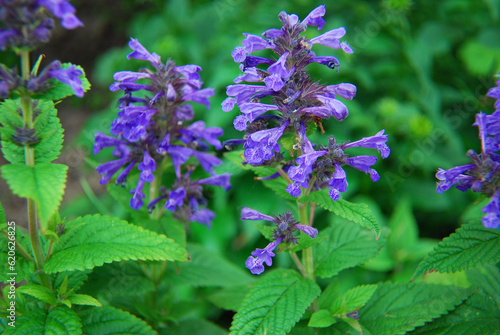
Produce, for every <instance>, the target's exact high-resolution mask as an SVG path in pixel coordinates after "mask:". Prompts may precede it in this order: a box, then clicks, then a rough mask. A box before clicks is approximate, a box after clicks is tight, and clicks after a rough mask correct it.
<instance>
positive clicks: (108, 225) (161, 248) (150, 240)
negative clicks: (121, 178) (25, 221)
mask: <svg viewBox="0 0 500 335" xmlns="http://www.w3.org/2000/svg"><path fill="white" fill-rule="evenodd" d="M130 259H132V260H138V259H140V260H168V261H174V260H177V261H186V260H187V251H186V249H184V248H183V247H181V246H180V245H179V244H177V243H176V242H174V241H173V240H172V239H169V238H167V237H166V236H165V235H159V234H157V233H154V232H152V231H148V230H145V229H143V228H142V227H139V226H136V225H133V224H130V223H128V222H126V221H123V220H119V219H116V218H110V217H107V216H101V215H87V216H84V217H80V218H77V219H75V220H72V221H70V222H68V223H67V224H66V226H65V233H64V234H63V235H62V236H61V237H60V238H59V241H57V242H56V243H54V246H53V249H52V254H51V256H50V258H49V259H48V260H47V261H46V262H45V264H44V270H45V271H46V272H47V273H54V272H60V271H72V270H84V269H92V268H94V267H95V266H102V265H103V264H104V263H111V262H113V261H121V260H130Z"/></svg>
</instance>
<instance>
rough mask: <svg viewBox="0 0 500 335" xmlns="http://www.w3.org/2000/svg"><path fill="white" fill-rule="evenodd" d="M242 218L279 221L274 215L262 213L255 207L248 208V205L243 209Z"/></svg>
mask: <svg viewBox="0 0 500 335" xmlns="http://www.w3.org/2000/svg"><path fill="white" fill-rule="evenodd" d="M241 219H242V220H254V221H258V220H266V221H271V222H274V223H277V222H278V221H277V220H276V219H275V218H273V217H272V216H269V215H266V214H262V213H261V212H259V211H256V210H255V209H251V208H248V207H243V208H242V209H241Z"/></svg>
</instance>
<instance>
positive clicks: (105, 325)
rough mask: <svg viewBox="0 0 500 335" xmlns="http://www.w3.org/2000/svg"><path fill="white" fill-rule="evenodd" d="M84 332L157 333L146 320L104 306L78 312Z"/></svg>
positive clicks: (145, 334) (140, 334) (148, 334)
mask: <svg viewBox="0 0 500 335" xmlns="http://www.w3.org/2000/svg"><path fill="white" fill-rule="evenodd" d="M78 315H79V316H80V318H81V319H82V324H83V329H82V330H83V333H84V334H129V335H133V334H134V335H135V334H136V335H155V334H157V333H156V332H155V331H154V330H153V329H152V328H151V327H150V326H149V325H148V324H147V323H146V322H144V321H142V320H141V319H139V318H137V317H136V316H134V315H132V314H130V313H127V312H125V311H122V310H120V309H117V308H114V307H111V306H104V307H96V308H89V309H85V310H83V311H80V312H78Z"/></svg>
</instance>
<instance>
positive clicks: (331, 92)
mask: <svg viewBox="0 0 500 335" xmlns="http://www.w3.org/2000/svg"><path fill="white" fill-rule="evenodd" d="M324 14H325V7H324V6H323V5H322V6H319V7H317V8H315V9H314V10H313V11H311V13H309V15H308V16H307V17H306V18H305V19H304V20H303V21H302V22H301V21H299V18H298V16H297V15H295V14H292V15H289V14H287V13H285V12H281V13H280V14H279V19H280V20H281V22H282V23H283V26H282V28H281V29H270V30H267V31H265V32H264V33H263V34H262V37H259V36H255V35H250V34H244V35H245V36H246V38H245V39H244V40H243V47H241V46H240V47H236V48H235V49H234V51H233V53H232V55H233V57H234V60H235V61H236V62H238V63H241V65H240V68H241V70H242V71H243V73H244V74H243V75H242V76H239V77H238V78H236V79H235V80H234V81H235V83H236V84H237V85H230V86H228V87H227V95H228V96H229V97H228V98H227V99H226V100H225V101H224V102H223V103H222V108H223V110H224V111H230V110H232V109H233V108H234V106H235V105H237V106H238V108H239V110H240V111H241V113H242V114H241V115H240V116H238V117H236V119H235V121H234V126H235V128H236V129H237V130H240V131H245V133H246V135H245V138H246V139H247V141H246V143H245V145H244V148H245V152H244V156H245V159H246V162H247V163H248V164H251V165H266V164H270V162H271V161H272V159H273V158H274V157H275V155H276V154H277V153H279V150H280V147H279V145H278V144H277V143H278V141H279V140H280V138H282V137H283V136H284V135H285V134H289V133H292V134H295V136H296V137H298V136H299V134H298V132H299V131H300V129H301V128H302V127H304V126H305V127H306V128H308V127H309V126H311V124H319V123H320V122H321V120H325V119H329V118H330V117H334V118H335V119H337V120H343V119H345V118H346V117H347V115H348V110H347V107H346V105H345V104H344V103H343V102H342V101H340V100H339V97H340V98H343V99H348V100H350V99H352V98H353V97H354V95H355V94H356V86H354V85H352V84H347V83H342V84H338V85H330V86H327V85H323V84H320V83H319V82H317V81H314V80H313V79H312V78H310V77H309V74H308V72H307V66H309V64H311V63H319V64H324V65H326V66H328V67H329V68H332V69H333V68H336V67H337V68H338V66H339V61H338V59H337V58H335V57H333V56H320V57H318V56H316V55H315V53H314V52H313V51H312V50H311V47H312V46H313V45H314V44H322V45H327V46H329V47H332V48H336V49H343V50H344V51H345V52H347V53H351V52H352V50H351V49H350V48H348V46H347V45H346V44H345V43H342V42H341V41H340V38H342V37H343V36H344V34H345V29H344V28H343V27H341V28H338V29H334V30H331V31H328V32H326V33H324V34H323V35H320V36H318V37H315V38H313V39H307V38H306V37H305V36H301V34H302V33H303V32H305V30H306V29H307V27H308V26H317V27H318V30H321V28H322V27H323V26H324V24H325V21H324V19H323V16H324ZM264 49H269V50H271V51H272V52H273V53H274V57H270V58H266V57H261V56H255V55H252V53H254V52H260V51H261V50H264ZM242 81H247V82H249V83H253V84H239V83H240V82H242ZM264 101H265V102H264ZM263 123H265V125H263ZM299 154H302V153H300V152H299Z"/></svg>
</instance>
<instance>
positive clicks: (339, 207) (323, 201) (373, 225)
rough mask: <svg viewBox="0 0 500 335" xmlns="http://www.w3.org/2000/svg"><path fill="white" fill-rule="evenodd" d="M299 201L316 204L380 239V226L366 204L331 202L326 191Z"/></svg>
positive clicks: (317, 192)
mask: <svg viewBox="0 0 500 335" xmlns="http://www.w3.org/2000/svg"><path fill="white" fill-rule="evenodd" d="M300 201H301V202H313V203H315V204H318V205H319V206H321V207H323V208H324V209H327V210H329V211H331V212H333V213H335V214H337V215H338V216H340V217H342V218H344V219H347V220H349V221H352V222H354V223H357V224H359V225H361V226H363V227H366V228H369V229H373V230H374V231H375V233H376V234H377V236H376V237H377V239H378V238H379V237H380V226H379V224H378V223H377V220H376V219H375V216H374V215H373V213H372V212H371V211H370V209H369V208H368V206H367V205H366V204H353V203H351V202H349V201H346V200H344V199H339V200H337V201H333V200H332V198H330V196H329V195H328V190H327V189H324V190H321V191H316V192H312V193H310V194H309V195H307V196H305V197H303V198H301V199H300Z"/></svg>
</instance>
